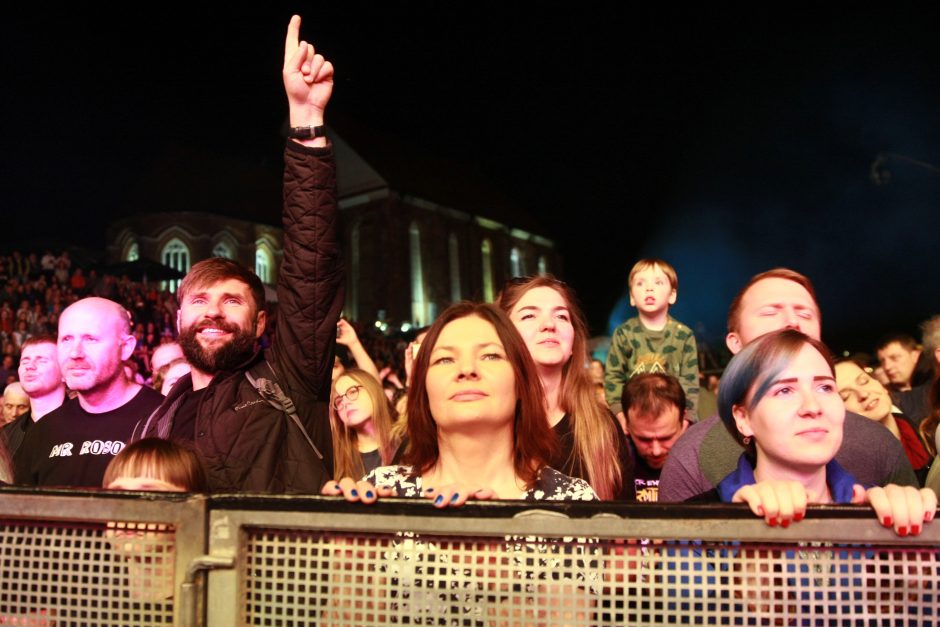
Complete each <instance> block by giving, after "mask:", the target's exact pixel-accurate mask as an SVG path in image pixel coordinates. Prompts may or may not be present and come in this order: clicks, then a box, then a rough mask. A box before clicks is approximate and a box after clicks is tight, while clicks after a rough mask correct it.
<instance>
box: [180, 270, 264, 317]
mask: <svg viewBox="0 0 940 627" xmlns="http://www.w3.org/2000/svg"><path fill="white" fill-rule="evenodd" d="M228 279H236V280H238V281H241V282H242V283H244V284H245V285H247V286H248V288H249V289H250V290H251V295H252V297H253V298H254V301H255V303H254V304H255V311H261V310H262V309H264V304H265V297H264V283H262V282H261V279H259V278H258V275H257V274H255V273H254V272H252V271H251V270H249V269H248V268H246V267H244V266H243V265H241V264H240V263H238V262H237V261H232V260H231V259H226V258H225V257H210V258H209V259H204V260H203V261H200V262H199V263H196V264H194V265H193V267H192V268H190V269H189V272H187V273H186V276H185V277H183V281H182V282H181V283H180V286H179V289H178V290H177V292H176V294H177V296H176V298H177V300H178V301H179V303H180V305H182V304H183V300H184V299H185V298H186V294H188V293H189V292H191V291H193V290H197V289H203V288H207V287H211V286H212V285H215V284H216V283H219V282H220V281H227V280H228Z"/></svg>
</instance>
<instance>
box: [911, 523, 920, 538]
mask: <svg viewBox="0 0 940 627" xmlns="http://www.w3.org/2000/svg"><path fill="white" fill-rule="evenodd" d="M911 535H912V536H917V535H920V525H911Z"/></svg>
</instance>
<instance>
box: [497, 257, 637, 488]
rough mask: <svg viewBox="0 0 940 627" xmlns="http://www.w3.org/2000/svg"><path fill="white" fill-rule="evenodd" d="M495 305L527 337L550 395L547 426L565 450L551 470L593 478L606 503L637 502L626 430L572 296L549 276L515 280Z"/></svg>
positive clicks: (593, 484) (561, 449)
mask: <svg viewBox="0 0 940 627" xmlns="http://www.w3.org/2000/svg"><path fill="white" fill-rule="evenodd" d="M496 304H497V305H498V306H499V307H500V309H502V310H503V311H504V312H505V313H506V314H507V315H508V316H509V318H510V319H511V320H512V322H513V325H515V327H516V330H517V331H519V334H520V335H521V336H522V338H523V340H524V341H525V344H526V346H527V347H528V349H529V353H530V354H531V355H532V359H533V360H534V361H535V365H536V369H537V370H538V376H539V380H540V381H541V382H542V387H543V388H544V390H545V404H546V411H547V414H548V419H547V425H548V426H550V427H551V428H552V429H554V431H555V433H556V435H557V436H558V439H559V442H560V444H561V446H560V449H559V451H558V453H557V455H556V457H554V458H553V459H552V466H553V467H555V468H558V469H559V470H561V471H562V472H564V473H566V474H568V475H571V476H573V477H580V478H582V479H585V480H587V482H588V483H590V484H591V487H593V488H594V491H595V492H596V493H597V495H598V497H599V498H601V499H603V500H612V499H620V500H633V499H634V486H633V459H632V457H631V456H630V454H629V450H628V448H627V447H626V442H625V439H624V437H625V436H624V434H623V430H622V429H621V427H620V425H619V423H618V422H617V420H616V418H615V417H614V416H613V415H612V414H611V413H610V411H609V410H608V409H607V407H606V406H605V405H604V404H602V403H601V402H600V401H599V400H598V397H597V393H596V390H595V386H594V382H593V380H592V378H591V373H590V370H589V369H588V368H587V364H588V354H587V337H588V334H587V325H586V323H585V322H584V316H583V314H582V313H581V309H580V307H579V306H578V304H577V300H576V298H575V295H574V293H573V292H572V290H571V289H570V288H569V287H568V286H567V285H566V284H565V283H563V282H561V281H559V280H558V279H555V278H554V277H551V276H549V275H540V276H536V277H528V278H523V279H514V280H512V281H510V282H509V283H507V284H506V286H505V287H504V288H503V290H502V292H500V294H499V297H498V298H497V302H496Z"/></svg>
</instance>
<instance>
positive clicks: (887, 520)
mask: <svg viewBox="0 0 940 627" xmlns="http://www.w3.org/2000/svg"><path fill="white" fill-rule="evenodd" d="M881 524H882V525H884V526H885V527H890V526H891V525H893V524H894V521H893V520H891V517H890V516H885V519H884V520H883V521H881Z"/></svg>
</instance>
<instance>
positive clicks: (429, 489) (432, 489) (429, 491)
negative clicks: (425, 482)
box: [425, 488, 434, 494]
mask: <svg viewBox="0 0 940 627" xmlns="http://www.w3.org/2000/svg"><path fill="white" fill-rule="evenodd" d="M425 492H427V493H428V494H430V493H431V492H434V488H428V489H427V490H425Z"/></svg>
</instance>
